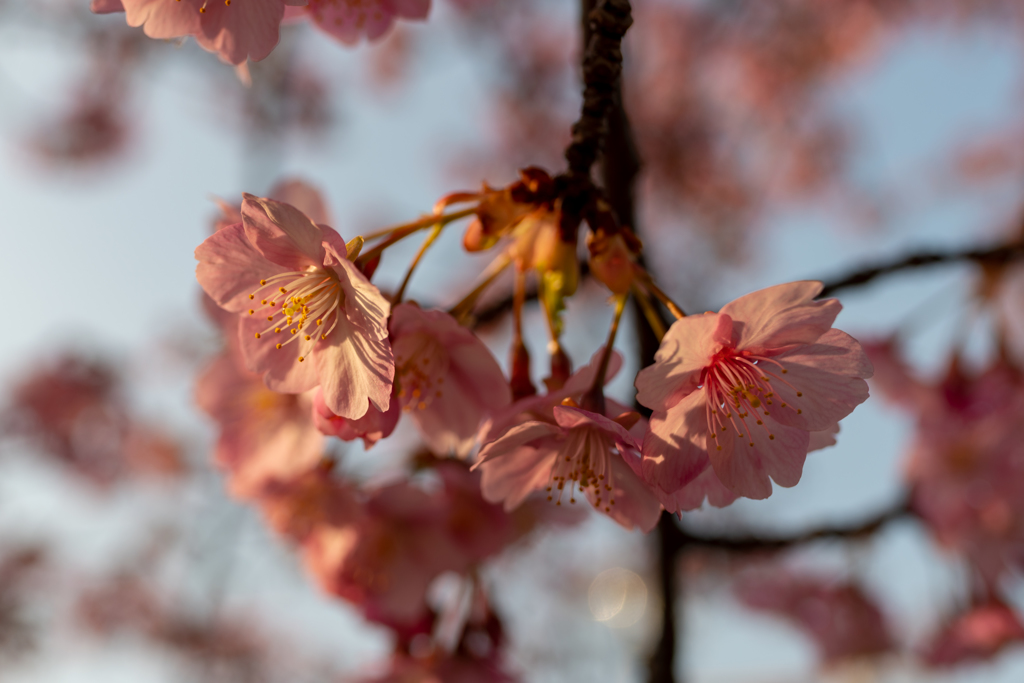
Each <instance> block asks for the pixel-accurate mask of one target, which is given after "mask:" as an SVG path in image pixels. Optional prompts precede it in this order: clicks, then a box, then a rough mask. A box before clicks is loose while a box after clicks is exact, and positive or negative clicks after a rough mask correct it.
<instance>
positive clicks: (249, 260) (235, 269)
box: [195, 223, 283, 312]
mask: <svg viewBox="0 0 1024 683" xmlns="http://www.w3.org/2000/svg"><path fill="white" fill-rule="evenodd" d="M195 256H196V260H198V261H199V265H198V266H196V279H197V280H198V281H199V285H200V286H201V287H202V288H203V290H204V291H205V292H206V293H207V294H209V295H210V297H211V298H213V300H214V301H216V302H217V305H219V306H222V307H224V308H226V309H228V310H229V311H234V312H240V311H244V310H248V308H249V307H250V305H251V301H250V299H249V295H250V294H252V293H253V292H255V291H256V290H257V289H259V286H260V280H261V279H263V278H267V277H270V276H271V275H275V274H277V273H279V272H282V270H283V269H282V268H281V266H279V265H277V264H274V263H271V262H270V261H268V260H267V259H265V258H263V255H262V254H261V253H259V252H258V251H257V250H256V249H255V248H254V247H253V246H252V244H251V243H250V242H249V240H248V239H247V238H246V236H245V231H244V229H243V228H242V224H241V223H238V224H235V225H232V226H229V227H226V228H223V229H222V230H218V231H217V232H215V233H214V234H212V235H210V236H209V237H208V238H206V241H204V242H203V243H202V244H200V245H199V246H198V247H197V248H196V252H195Z"/></svg>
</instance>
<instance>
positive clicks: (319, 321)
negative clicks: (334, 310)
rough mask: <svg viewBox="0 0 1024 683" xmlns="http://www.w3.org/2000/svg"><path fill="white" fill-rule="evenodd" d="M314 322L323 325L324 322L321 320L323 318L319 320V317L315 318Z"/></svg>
mask: <svg viewBox="0 0 1024 683" xmlns="http://www.w3.org/2000/svg"><path fill="white" fill-rule="evenodd" d="M316 324H317V325H323V324H324V321H323V320H321V319H319V318H317V321H316Z"/></svg>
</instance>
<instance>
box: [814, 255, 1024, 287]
mask: <svg viewBox="0 0 1024 683" xmlns="http://www.w3.org/2000/svg"><path fill="white" fill-rule="evenodd" d="M1022 258H1024V242H1012V243H1010V244H1004V245H1001V246H998V247H991V248H989V249H970V250H967V251H930V252H922V253H919V254H911V255H910V256H905V257H903V258H901V259H898V260H896V261H892V262H890V263H884V264H882V265H879V266H873V267H868V268H864V269H862V270H859V271H856V272H853V273H850V274H849V275H846V276H843V277H841V278H838V279H835V280H832V281H826V282H825V288H824V289H822V290H821V294H819V296H831V295H833V294H835V293H836V292H838V291H839V290H841V289H849V288H851V287H859V286H861V285H866V284H868V283H869V282H871V281H872V280H875V279H876V278H879V277H882V276H884V275H889V274H891V273H897V272H899V271H901V270H909V269H912V268H923V267H926V266H934V265H938V264H942V263H956V262H958V261H973V262H975V263H978V264H981V265H989V266H999V265H1005V264H1008V263H1011V262H1013V261H1017V260H1020V259H1022Z"/></svg>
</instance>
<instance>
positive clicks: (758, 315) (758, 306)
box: [721, 280, 842, 351]
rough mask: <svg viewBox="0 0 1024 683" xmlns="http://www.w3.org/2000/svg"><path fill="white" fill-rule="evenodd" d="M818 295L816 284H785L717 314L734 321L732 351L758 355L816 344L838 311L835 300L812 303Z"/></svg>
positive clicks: (728, 306) (752, 294)
mask: <svg viewBox="0 0 1024 683" xmlns="http://www.w3.org/2000/svg"><path fill="white" fill-rule="evenodd" d="M820 291H821V283H820V282H815V281H810V280H805V281H803V282H788V283H786V284H782V285H775V286H774V287H768V288H767V289H762V290H759V291H757V292H752V293H751V294H747V295H746V296H742V297H740V298H739V299H736V300H735V301H732V302H730V303H728V304H726V305H725V306H724V307H723V308H722V310H721V312H722V313H723V314H726V315H728V316H730V317H731V318H732V319H733V320H734V321H736V327H735V328H734V330H733V340H734V344H735V347H736V348H737V349H745V350H751V351H762V350H766V349H774V348H779V347H782V346H788V345H790V344H810V343H812V342H814V341H816V340H817V339H818V337H820V336H821V335H823V334H825V332H827V331H828V329H829V328H830V327H832V323H833V322H835V319H836V316H837V315H839V311H840V310H841V309H842V305H841V304H840V303H839V302H838V301H837V300H836V299H826V300H824V301H814V297H816V296H817V295H818V293H819V292H820ZM739 321H742V322H739Z"/></svg>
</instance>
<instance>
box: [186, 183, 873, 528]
mask: <svg viewBox="0 0 1024 683" xmlns="http://www.w3.org/2000/svg"><path fill="white" fill-rule="evenodd" d="M556 185H557V181H555V180H553V179H551V178H550V177H548V176H547V175H546V174H544V173H543V172H542V171H539V170H538V169H528V170H527V171H526V172H524V174H523V178H522V179H521V180H520V181H519V182H518V183H516V184H514V185H512V186H509V187H507V188H503V189H498V190H495V189H492V188H489V187H486V186H485V188H484V190H483V191H481V192H480V193H459V194H457V195H450V196H448V197H446V198H445V199H444V200H442V202H440V203H439V205H438V210H437V212H436V213H435V214H434V215H432V216H428V217H426V218H424V219H422V220H420V221H417V222H414V223H411V224H408V225H405V226H398V227H396V228H394V229H391V230H388V231H385V232H384V233H381V235H380V236H379V237H378V239H381V238H382V239H381V241H380V242H379V243H378V244H377V245H376V246H374V247H373V248H370V249H364V245H365V240H364V239H363V238H362V237H359V236H357V237H354V238H352V239H350V240H349V241H347V242H346V241H345V240H344V239H343V238H342V236H341V235H340V234H339V233H338V232H337V231H336V230H334V229H333V228H332V227H330V226H329V225H327V224H326V223H324V222H321V219H323V218H324V215H323V214H324V210H323V208H322V207H323V203H322V201H320V200H319V198H317V197H316V196H315V195H314V194H312V193H311V192H310V191H309V190H308V188H307V189H305V190H303V191H301V192H299V186H296V185H295V184H292V185H290V186H288V187H287V188H285V190H283V191H282V192H283V193H284V194H285V195H294V194H297V195H299V196H298V198H297V199H295V200H293V201H295V202H296V203H297V204H302V203H305V204H308V205H309V208H307V211H306V212H304V211H303V210H301V209H300V208H299V207H298V206H296V205H293V204H290V203H288V202H287V201H281V200H278V199H272V198H261V197H255V196H253V195H244V197H243V201H242V203H241V206H240V208H238V209H237V210H235V209H231V210H230V211H229V212H228V213H229V214H230V215H229V216H228V217H226V218H225V219H224V220H222V221H221V222H220V224H219V229H218V230H217V231H216V232H215V233H214V234H213V235H211V236H210V237H209V238H208V239H207V240H206V241H205V242H204V243H203V244H202V245H200V247H199V248H198V249H197V250H196V258H197V259H198V261H199V266H198V268H197V271H196V272H197V277H198V280H199V283H200V284H201V285H202V287H203V289H204V290H205V292H206V293H207V295H208V296H209V297H210V298H211V300H212V301H213V302H215V303H216V304H217V305H218V306H219V307H221V308H222V309H223V311H224V312H223V313H221V314H220V318H221V319H222V321H223V322H224V324H225V325H226V328H227V329H229V333H228V338H229V340H230V348H231V350H232V351H231V353H232V354H233V356H232V358H233V360H228V359H224V360H222V361H221V369H220V370H217V369H211V371H210V374H208V375H207V377H206V379H205V380H204V382H203V385H202V387H201V393H200V402H201V403H202V404H203V405H204V406H205V407H206V409H207V411H208V412H210V414H211V415H213V416H215V417H217V419H218V420H220V421H221V424H222V426H223V431H222V447H221V448H220V449H219V454H218V459H219V461H220V462H221V463H222V464H223V465H225V466H226V467H228V468H229V469H230V470H231V471H232V484H231V485H232V489H233V490H234V491H235V492H236V493H237V494H239V495H253V494H254V492H255V491H256V489H254V488H253V487H254V484H253V481H254V480H255V481H260V480H261V479H262V478H263V477H264V476H265V474H258V475H254V474H253V473H252V470H253V468H256V469H257V470H259V471H260V472H263V471H264V470H273V471H274V472H275V474H276V475H288V476H290V475H292V474H295V473H296V472H300V471H304V470H308V469H309V468H310V467H311V466H313V465H315V464H316V462H317V460H318V458H319V457H320V451H321V450H322V446H321V443H320V439H319V438H317V435H318V434H326V435H329V436H334V437H338V438H340V439H342V440H346V441H351V440H355V439H361V440H362V441H363V443H364V445H365V446H366V447H371V446H373V444H375V443H376V442H378V441H379V440H380V439H383V438H386V437H387V436H388V435H389V434H391V433H392V431H393V430H394V429H395V427H396V425H397V423H398V422H399V421H400V417H401V414H403V413H406V414H408V415H409V416H410V417H411V418H412V421H413V422H414V423H415V425H416V427H417V428H418V430H419V432H420V434H421V435H422V437H423V440H424V442H425V444H426V446H427V448H428V449H429V450H430V451H431V452H432V453H433V454H434V455H436V456H438V457H440V458H454V459H456V460H461V461H468V462H471V463H472V467H473V470H475V471H479V472H480V476H481V484H482V492H483V496H484V498H486V500H487V501H490V502H492V503H502V504H503V505H504V508H505V509H506V510H514V509H516V508H517V507H519V506H520V505H521V504H523V503H524V502H525V501H527V500H529V499H531V495H532V494H534V493H537V494H539V497H541V498H544V497H546V498H547V499H548V500H549V501H551V502H553V503H555V505H556V506H557V505H561V504H563V503H575V502H576V500H577V496H581V497H586V498H587V499H588V500H589V501H590V502H591V504H592V505H593V507H594V508H595V509H597V510H599V511H600V512H602V513H604V514H606V515H608V516H610V517H611V518H612V519H614V520H616V521H617V522H619V523H620V524H622V525H623V526H625V527H627V528H634V527H635V528H640V529H643V530H645V531H646V530H650V529H651V528H652V527H653V526H654V525H655V523H656V522H657V520H658V518H659V516H660V512H661V510H662V509H665V510H668V511H669V512H673V513H676V512H681V511H683V510H691V509H694V508H697V507H699V506H701V505H702V504H703V502H704V501H705V500H707V501H708V502H710V504H712V505H715V506H724V505H728V504H730V503H732V502H733V501H734V500H736V499H737V498H739V497H748V498H755V499H759V498H766V497H768V496H769V495H770V494H771V492H772V481H774V482H775V483H776V484H778V485H780V486H794V485H795V484H796V483H797V482H798V481H799V480H800V476H801V472H802V469H803V463H804V459H805V458H806V455H807V453H808V451H809V450H813V449H815V448H821V447H823V446H826V445H830V444H832V443H834V442H835V433H836V432H837V431H838V421H839V420H841V419H842V418H843V417H845V416H846V415H848V414H849V413H850V412H851V411H852V410H853V408H854V407H855V406H856V405H858V404H859V403H861V402H862V401H864V400H865V399H866V398H867V395H868V391H867V384H866V382H865V381H864V380H865V378H866V377H869V376H870V375H871V365H870V363H869V362H868V360H867V357H866V355H865V354H864V352H863V351H862V349H861V348H860V346H859V344H858V343H857V342H856V340H854V339H853V338H852V337H850V336H849V335H847V334H845V333H844V332H841V331H839V330H835V329H833V328H832V323H833V321H834V320H835V317H836V315H837V314H838V313H839V310H840V305H839V303H838V302H837V301H835V300H822V301H819V300H816V296H817V294H818V293H819V292H820V290H821V285H820V283H815V282H796V283H791V284H783V285H777V286H774V287H770V288H768V289H765V290H761V291H759V292H755V293H753V294H749V295H747V296H744V297H741V298H740V299H737V300H736V301H734V302H732V303H730V304H728V305H726V306H725V307H723V308H722V310H721V311H720V312H719V313H706V314H703V315H694V316H685V315H683V314H682V311H681V310H680V309H679V307H678V306H677V305H675V304H674V303H673V302H671V300H670V299H668V298H667V297H666V296H665V295H664V293H663V292H661V290H660V289H659V288H658V287H657V285H655V284H654V282H653V281H652V280H651V279H650V277H649V275H647V274H646V273H645V272H644V271H643V269H642V268H640V267H639V266H638V265H637V263H636V258H635V256H636V254H637V253H638V250H639V241H638V240H636V238H635V237H632V236H631V234H630V233H628V231H627V230H619V231H616V232H610V231H609V229H608V226H607V225H601V224H599V223H598V220H599V218H598V219H594V218H593V217H591V218H590V223H591V225H595V224H598V225H601V227H599V228H597V229H593V228H592V230H591V235H590V237H589V239H588V244H589V247H590V253H591V263H590V271H591V272H592V273H593V274H594V276H595V277H596V278H598V279H599V280H601V281H602V282H605V283H606V284H607V285H608V287H609V289H610V290H611V293H612V303H613V305H614V307H615V315H614V321H613V324H612V328H611V331H610V335H609V339H608V342H607V344H606V345H605V346H604V347H602V348H600V349H597V350H596V353H595V355H594V357H593V359H591V362H590V363H589V364H588V365H585V366H583V367H582V368H580V369H578V370H577V371H576V372H575V373H571V372H570V370H571V364H570V360H569V359H568V357H567V356H566V355H565V353H564V352H563V351H562V349H561V347H560V343H559V335H560V332H561V327H562V323H561V309H562V307H563V303H562V302H563V300H564V299H565V298H567V297H568V296H570V295H571V294H572V293H573V291H574V290H575V284H574V281H575V280H577V279H578V277H579V276H578V264H577V263H576V262H575V247H574V245H572V244H570V243H567V242H566V241H565V239H564V235H563V229H562V227H561V225H562V218H561V214H560V209H559V206H560V204H559V202H560V199H559V198H558V196H557V187H556ZM286 198H287V197H286ZM460 203H469V204H470V208H468V209H464V210H460V211H454V212H451V213H447V214H445V213H443V211H444V210H446V209H448V208H449V207H451V206H453V205H456V204H460ZM236 211H237V212H236ZM465 217H472V218H473V220H472V222H471V224H470V225H469V227H468V229H467V232H466V239H465V240H464V241H465V244H466V246H467V248H470V249H473V250H481V249H486V248H495V249H497V250H498V251H499V255H498V257H497V258H496V259H495V261H494V263H493V264H492V266H491V268H490V269H489V271H488V273H487V274H486V275H485V277H484V281H483V283H482V285H481V286H479V287H477V288H476V289H475V290H474V291H473V292H472V293H471V294H470V296H469V297H467V299H465V300H463V302H461V303H460V304H458V305H457V306H455V307H454V308H453V309H452V310H451V311H450V312H445V311H441V310H436V309H432V310H424V309H422V308H421V307H420V306H419V305H417V304H416V303H414V302H403V301H402V300H401V299H402V294H403V292H404V289H405V284H403V286H402V288H401V289H400V290H399V291H398V292H397V293H395V294H394V295H392V296H390V297H389V296H385V294H384V293H382V292H381V291H380V290H379V289H378V288H377V287H376V286H375V285H374V284H373V283H372V282H371V278H372V277H373V275H374V273H375V271H376V268H377V266H378V264H379V262H380V258H381V255H382V254H383V253H384V251H385V250H386V249H387V248H388V247H389V246H391V245H393V244H395V243H397V242H398V241H400V240H401V239H404V238H405V237H407V236H409V235H411V234H414V233H416V232H418V231H420V230H426V229H428V228H429V229H432V233H431V235H430V237H428V238H427V241H426V242H425V243H424V246H423V249H421V253H420V254H419V255H417V257H416V259H415V260H414V262H413V264H412V267H414V266H415V265H416V263H418V262H419V259H420V257H421V256H422V255H423V252H424V251H425V250H426V249H427V248H429V246H430V244H431V243H432V241H433V239H434V237H436V235H437V234H438V233H439V232H440V231H441V230H443V229H444V227H445V226H446V225H448V224H450V223H452V222H454V221H456V220H458V219H461V218H465ZM236 219H237V222H233V221H235V220H236ZM509 265H513V266H514V270H515V280H516V288H517V297H516V300H517V302H518V303H517V304H516V306H515V311H514V313H515V318H516V321H517V322H516V330H517V333H516V335H515V339H514V341H513V348H512V352H511V376H510V377H508V378H506V376H505V374H504V373H503V371H502V369H501V367H500V365H499V363H498V361H497V360H496V359H495V358H494V356H493V355H492V353H491V351H490V349H489V348H488V347H487V346H486V345H485V344H484V343H483V342H482V341H481V340H480V339H479V338H478V337H476V336H475V335H474V333H473V331H472V330H471V329H470V327H469V326H467V325H466V324H463V323H465V322H467V321H471V318H472V311H473V308H474V304H475V302H476V300H477V298H478V297H479V296H480V294H481V293H482V292H483V291H484V290H486V288H487V286H488V285H489V284H490V282H491V281H493V279H494V277H495V275H496V274H497V273H499V272H501V270H502V269H503V268H504V267H507V266H509ZM412 267H410V272H409V274H408V275H407V276H406V280H405V282H406V283H408V280H409V277H410V276H411V274H412ZM531 272H533V273H536V279H537V281H538V283H539V286H540V292H539V299H540V300H541V303H542V305H543V306H544V309H545V311H546V314H547V316H548V318H549V322H550V323H551V324H550V329H551V331H552V339H551V342H550V344H549V349H552V353H551V361H552V365H551V376H550V377H549V378H548V379H547V380H545V382H546V384H547V389H548V391H547V392H546V393H544V394H540V395H538V394H537V393H536V389H535V388H534V386H533V384H532V381H531V378H530V371H529V363H530V359H529V353H528V352H527V350H526V345H525V343H524V341H523V339H522V336H521V334H520V333H519V332H518V331H519V330H520V329H521V327H520V324H519V323H518V319H519V315H520V312H521V304H522V299H523V297H522V296H520V295H522V294H523V292H524V289H523V288H524V287H525V284H524V283H525V280H526V277H527V275H528V274H529V273H531ZM631 292H632V293H633V294H634V295H635V296H637V297H638V298H639V299H642V300H643V302H644V303H645V304H646V307H647V309H648V310H650V309H652V308H653V305H654V304H653V303H652V301H651V299H650V295H651V294H653V295H654V296H655V297H657V298H660V299H663V300H664V301H665V302H666V305H667V306H668V308H669V310H671V311H672V312H674V313H675V314H676V315H677V316H678V320H676V322H675V323H673V324H672V325H671V327H669V328H668V329H667V330H665V331H663V339H662V343H661V348H660V349H659V351H658V353H657V356H656V358H655V361H654V363H653V364H652V365H650V366H649V367H647V368H644V369H643V370H642V371H641V372H640V373H639V374H638V376H637V378H636V387H637V395H636V401H637V403H638V404H639V406H640V407H641V408H642V409H649V410H650V411H651V417H650V420H649V421H648V420H646V419H644V418H643V417H641V415H640V414H639V412H637V411H636V410H634V409H633V408H632V407H628V406H624V405H621V404H619V403H617V402H615V401H614V400H612V399H610V398H607V397H605V395H604V389H603V387H604V384H605V383H606V382H607V381H608V380H609V379H610V378H611V377H612V376H613V375H614V374H615V373H616V372H617V371H618V369H619V366H620V365H621V361H620V359H619V357H618V355H617V354H616V352H615V351H614V349H613V347H614V341H615V338H616V332H617V329H618V323H619V320H620V318H621V316H622V313H623V309H624V306H625V302H626V299H627V297H628V296H629V295H630V293H631ZM232 314H233V315H232ZM232 364H233V365H232ZM259 377H262V381H258V380H257V379H254V378H259ZM243 384H244V385H245V386H246V387H248V388H247V389H246V390H244V391H243V390H242V389H241V386H242V385H243ZM246 394H253V395H254V396H255V395H256V394H261V395H263V398H252V399H242V398H241V397H242V396H245V395H246ZM252 405H260V406H264V407H265V408H266V411H267V412H266V417H263V418H260V419H256V418H254V417H253V416H252V415H250V414H248V413H247V412H246V411H248V410H249V409H250V406H252ZM271 415H273V417H271ZM229 443H230V444H232V445H231V446H230V447H229V446H228V445H227V444H229Z"/></svg>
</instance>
